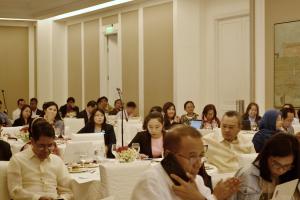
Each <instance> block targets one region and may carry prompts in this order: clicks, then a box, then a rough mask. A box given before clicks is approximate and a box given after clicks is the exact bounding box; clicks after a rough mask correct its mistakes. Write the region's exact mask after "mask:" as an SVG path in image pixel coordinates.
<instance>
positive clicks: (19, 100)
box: [17, 99, 25, 105]
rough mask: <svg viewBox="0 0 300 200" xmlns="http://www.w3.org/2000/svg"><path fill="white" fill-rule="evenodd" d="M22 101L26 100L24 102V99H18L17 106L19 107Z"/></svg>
mask: <svg viewBox="0 0 300 200" xmlns="http://www.w3.org/2000/svg"><path fill="white" fill-rule="evenodd" d="M21 101H25V100H24V99H18V101H17V104H18V105H19V103H20V102H21Z"/></svg>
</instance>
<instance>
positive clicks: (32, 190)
mask: <svg viewBox="0 0 300 200" xmlns="http://www.w3.org/2000/svg"><path fill="white" fill-rule="evenodd" d="M70 180H71V179H70V177H69V173H68V170H67V168H66V166H65V165H64V162H63V161H62V159H61V158H60V157H58V156H56V155H54V154H50V156H49V157H48V158H47V159H45V160H43V161H41V160H40V159H39V158H38V157H37V156H36V155H35V154H34V152H33V151H32V148H28V149H25V150H24V151H22V152H19V153H17V154H15V155H14V156H13V157H12V158H11V160H10V161H9V164H8V167H7V183H8V190H9V194H10V196H11V198H12V199H14V200H18V199H22V200H23V199H24V200H25V199H28V200H29V199H30V200H38V199H39V198H40V197H42V196H48V197H52V198H53V199H57V198H63V199H66V200H67V199H72V198H73V194H72V191H71V189H70V188H71V187H70Z"/></svg>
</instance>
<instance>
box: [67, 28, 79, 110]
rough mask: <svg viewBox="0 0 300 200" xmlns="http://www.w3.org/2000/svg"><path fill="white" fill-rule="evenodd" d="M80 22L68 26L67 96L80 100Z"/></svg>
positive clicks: (77, 102)
mask: <svg viewBox="0 0 300 200" xmlns="http://www.w3.org/2000/svg"><path fill="white" fill-rule="evenodd" d="M81 48H82V46H81V24H75V25H71V26H69V27H68V96H72V97H74V98H75V100H76V104H77V105H79V107H81V102H82V75H81V74H82V67H81V66H82V63H81V62H82V56H81Z"/></svg>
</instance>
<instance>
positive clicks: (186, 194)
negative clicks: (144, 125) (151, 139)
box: [131, 125, 239, 200]
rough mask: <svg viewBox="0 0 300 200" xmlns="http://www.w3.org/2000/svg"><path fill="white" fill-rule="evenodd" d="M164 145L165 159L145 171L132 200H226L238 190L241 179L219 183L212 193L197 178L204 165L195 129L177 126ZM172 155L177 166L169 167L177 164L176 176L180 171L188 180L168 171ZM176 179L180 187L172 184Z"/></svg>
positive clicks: (199, 141)
mask: <svg viewBox="0 0 300 200" xmlns="http://www.w3.org/2000/svg"><path fill="white" fill-rule="evenodd" d="M163 145H164V155H165V156H166V157H165V159H164V160H163V161H161V163H160V164H157V165H155V166H153V167H152V168H151V169H149V170H148V171H146V172H145V174H144V175H143V176H142V178H141V180H140V181H139V182H138V183H137V184H136V187H135V189H134V191H133V193H132V198H131V199H132V200H154V199H164V200H180V199H184V200H225V199H227V198H229V197H230V196H231V195H232V194H233V193H235V192H236V191H237V190H238V188H239V180H238V179H236V178H231V179H228V180H226V181H224V182H223V181H221V182H219V183H218V184H217V185H216V187H215V188H214V191H213V193H211V191H210V189H209V188H208V187H206V186H205V185H204V182H203V179H202V177H201V176H199V175H198V172H199V169H200V167H201V166H202V165H203V157H204V147H203V142H202V139H201V134H199V132H198V131H197V130H196V129H194V128H193V127H189V126H184V125H177V126H175V127H174V128H172V129H171V130H170V131H169V132H168V133H166V135H165V136H164V144H163ZM170 155H172V157H173V158H175V160H176V163H177V164H174V163H172V164H171V165H169V166H170V167H175V165H178V166H177V168H173V170H174V171H175V173H177V172H179V168H180V169H181V170H183V172H184V173H186V175H187V177H188V179H189V180H188V181H185V180H183V179H182V178H180V177H179V176H177V175H175V173H171V174H169V173H168V172H167V171H168V170H166V168H165V164H164V163H166V159H167V157H168V156H170ZM176 169H177V171H176ZM174 180H175V181H177V183H178V184H177V185H176V184H175V183H173V181H174Z"/></svg>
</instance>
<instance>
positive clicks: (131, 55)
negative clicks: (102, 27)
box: [121, 11, 139, 105]
mask: <svg viewBox="0 0 300 200" xmlns="http://www.w3.org/2000/svg"><path fill="white" fill-rule="evenodd" d="M121 19H122V28H121V30H122V34H121V35H122V88H123V91H124V97H123V98H124V101H125V102H127V101H134V102H135V103H136V104H137V105H139V79H138V77H139V41H138V12H137V11H132V12H127V13H123V14H122V16H121Z"/></svg>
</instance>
